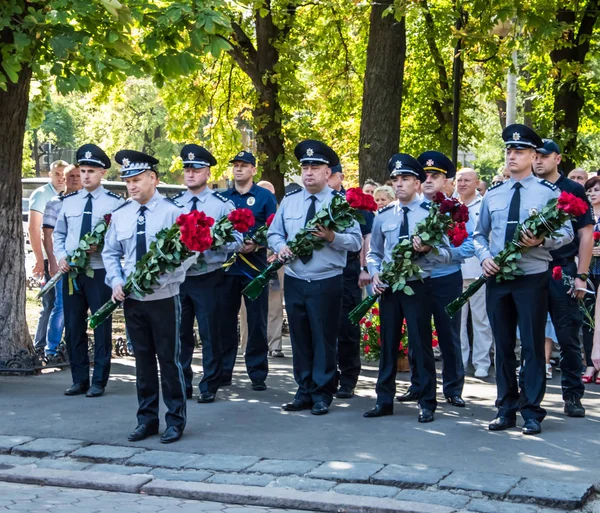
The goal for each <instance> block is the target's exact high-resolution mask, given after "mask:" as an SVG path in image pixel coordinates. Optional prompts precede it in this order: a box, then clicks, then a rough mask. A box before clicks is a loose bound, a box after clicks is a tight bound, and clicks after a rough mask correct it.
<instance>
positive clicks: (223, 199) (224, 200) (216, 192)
mask: <svg viewBox="0 0 600 513" xmlns="http://www.w3.org/2000/svg"><path fill="white" fill-rule="evenodd" d="M213 196H214V197H215V198H219V199H220V200H221V201H222V202H223V203H227V202H228V201H229V198H226V197H225V196H223V195H222V194H221V193H220V192H218V191H213Z"/></svg>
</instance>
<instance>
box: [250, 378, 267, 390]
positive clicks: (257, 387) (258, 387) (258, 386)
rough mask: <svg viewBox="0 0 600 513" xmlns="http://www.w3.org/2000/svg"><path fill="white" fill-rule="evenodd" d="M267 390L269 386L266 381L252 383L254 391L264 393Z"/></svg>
mask: <svg viewBox="0 0 600 513" xmlns="http://www.w3.org/2000/svg"><path fill="white" fill-rule="evenodd" d="M266 389H267V385H266V383H265V382H264V381H259V380H256V381H253V382H252V390H256V391H257V392H262V391H264V390H266Z"/></svg>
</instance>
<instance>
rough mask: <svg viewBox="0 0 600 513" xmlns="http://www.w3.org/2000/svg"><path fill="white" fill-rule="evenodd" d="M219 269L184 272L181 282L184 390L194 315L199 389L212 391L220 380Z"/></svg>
mask: <svg viewBox="0 0 600 513" xmlns="http://www.w3.org/2000/svg"><path fill="white" fill-rule="evenodd" d="M222 286H223V270H222V269H217V270H216V271H212V272H210V273H206V274H201V275H199V276H188V277H187V278H186V279H185V281H184V282H183V283H182V284H181V287H180V289H179V297H180V298H181V366H182V367H183V374H184V377H185V387H186V390H188V391H191V390H192V379H193V377H194V372H193V371H192V357H193V355H194V319H196V320H197V321H198V332H199V333H200V339H201V340H202V370H203V375H202V379H201V380H200V383H199V385H198V386H199V388H200V393H203V392H211V393H213V394H214V393H216V392H217V390H218V389H219V385H220V383H221V371H222V359H223V354H222V349H221V326H222V323H223V320H222V319H223V310H222V306H221V305H222V292H223V291H222Z"/></svg>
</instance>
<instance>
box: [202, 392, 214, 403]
mask: <svg viewBox="0 0 600 513" xmlns="http://www.w3.org/2000/svg"><path fill="white" fill-rule="evenodd" d="M216 395H217V394H213V393H212V392H200V395H199V396H198V402H199V403H212V402H214V400H215V397H216Z"/></svg>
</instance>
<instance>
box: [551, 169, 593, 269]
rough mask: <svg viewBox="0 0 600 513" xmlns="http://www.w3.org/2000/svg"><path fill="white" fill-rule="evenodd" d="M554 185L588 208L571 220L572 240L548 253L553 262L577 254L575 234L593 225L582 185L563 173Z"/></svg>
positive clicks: (577, 244)
mask: <svg viewBox="0 0 600 513" xmlns="http://www.w3.org/2000/svg"><path fill="white" fill-rule="evenodd" d="M554 185H556V186H557V187H558V188H559V189H560V190H561V191H566V192H569V193H571V194H573V195H575V196H577V197H578V198H581V199H582V200H584V201H585V202H586V203H587V204H588V205H589V208H588V211H587V212H586V213H585V214H583V215H582V216H579V217H577V218H575V219H574V220H573V221H571V224H572V225H573V240H572V241H571V242H569V244H565V245H564V246H562V247H561V248H558V249H557V250H556V251H551V252H550V255H552V258H553V263H554V262H556V261H557V260H563V259H565V258H569V259H570V258H573V257H574V256H577V254H578V252H579V236H578V234H577V232H578V230H580V229H581V228H583V227H585V226H589V225H592V226H593V225H594V224H595V223H594V218H593V216H592V206H591V205H590V204H589V200H588V198H587V195H586V194H585V189H584V188H583V186H582V185H580V184H578V183H577V182H574V181H573V180H569V179H568V178H567V177H566V176H565V175H563V174H561V175H560V178H559V179H558V180H556V182H554ZM552 265H553V264H550V266H551V267H552Z"/></svg>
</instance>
